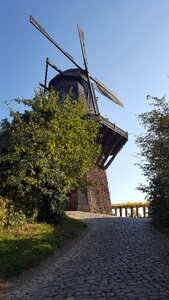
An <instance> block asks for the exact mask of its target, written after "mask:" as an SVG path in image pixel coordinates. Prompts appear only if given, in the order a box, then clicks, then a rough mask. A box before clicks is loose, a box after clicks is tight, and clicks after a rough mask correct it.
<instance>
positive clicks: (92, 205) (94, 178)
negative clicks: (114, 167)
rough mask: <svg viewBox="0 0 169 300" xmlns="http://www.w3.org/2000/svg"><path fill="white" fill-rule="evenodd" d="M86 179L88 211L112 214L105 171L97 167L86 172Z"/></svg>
mask: <svg viewBox="0 0 169 300" xmlns="http://www.w3.org/2000/svg"><path fill="white" fill-rule="evenodd" d="M88 180H89V182H90V185H89V186H88V187H87V198H88V206H89V211H90V212H97V213H101V214H112V209H111V203H110V194H109V188H108V181H107V175H106V172H105V171H104V170H102V169H99V168H97V169H95V170H93V171H91V172H90V174H88Z"/></svg>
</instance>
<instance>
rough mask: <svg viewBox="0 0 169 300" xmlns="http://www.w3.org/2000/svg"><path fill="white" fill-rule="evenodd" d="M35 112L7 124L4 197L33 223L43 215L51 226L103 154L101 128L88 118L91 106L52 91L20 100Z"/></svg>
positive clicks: (0, 157) (2, 147)
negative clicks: (36, 216) (60, 99)
mask: <svg viewBox="0 0 169 300" xmlns="http://www.w3.org/2000/svg"><path fill="white" fill-rule="evenodd" d="M16 101H17V102H18V103H22V104H24V105H25V106H26V107H28V108H29V110H25V112H24V113H20V112H13V111H11V113H10V114H11V117H12V121H11V122H10V121H8V120H7V119H5V120H3V121H2V122H1V129H0V195H1V196H2V197H5V198H8V199H10V200H11V201H12V204H13V206H14V208H15V210H17V211H20V210H21V211H22V212H23V213H24V214H25V215H26V216H27V217H30V216H32V215H33V213H34V211H36V210H38V212H39V218H40V220H41V221H42V220H44V221H46V222H50V219H51V220H54V219H55V217H56V216H54V215H55V214H60V212H62V211H63V210H64V208H65V198H66V193H67V192H68V191H69V190H70V189H71V188H72V187H74V188H76V187H77V186H79V185H80V184H81V185H82V184H84V182H85V178H86V174H87V173H88V172H89V171H90V170H91V169H92V168H93V167H94V165H95V162H96V160H97V158H98V155H99V153H100V146H99V145H98V143H97V140H98V131H99V127H100V125H99V122H98V121H97V120H96V119H94V118H90V116H89V117H88V118H86V117H85V116H86V114H87V113H88V110H87V105H86V102H85V101H80V100H79V101H76V102H75V101H73V99H72V98H71V95H68V96H67V97H66V98H65V101H64V102H63V103H61V104H60V103H59V102H58V95H57V94H56V93H55V92H54V91H51V92H49V93H47V94H46V95H44V93H43V92H42V91H40V92H39V93H37V92H36V93H35V97H34V99H29V100H25V99H23V100H20V99H17V100H16Z"/></svg>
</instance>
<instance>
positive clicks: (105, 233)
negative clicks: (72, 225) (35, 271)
mask: <svg viewBox="0 0 169 300" xmlns="http://www.w3.org/2000/svg"><path fill="white" fill-rule="evenodd" d="M76 215H77V217H78V218H81V219H85V221H86V222H88V223H90V224H91V225H90V228H91V229H90V230H89V231H88V233H87V234H86V235H85V236H84V237H83V238H82V239H81V240H80V241H79V242H78V243H77V245H75V246H74V247H73V248H72V249H70V251H69V252H68V253H67V254H66V255H64V256H63V257H61V258H60V260H59V261H57V262H56V263H54V264H52V265H49V266H48V268H46V269H45V270H44V271H43V272H41V274H39V275H38V276H37V275H36V276H33V277H32V279H31V280H30V281H29V282H25V284H23V285H22V286H20V288H18V289H17V290H16V289H14V290H12V291H11V294H10V295H8V296H6V297H5V298H4V299H10V300H12V299H14V300H17V299H23V300H30V299H33V300H43V299H48V300H49V299H56V300H57V299H58V300H62V299H66V300H91V299H100V300H106V299H129V300H132V299H139V300H140V299H141V300H143V299H153V300H156V299H160V300H163V299H169V261H168V260H169V240H167V239H165V238H164V236H163V235H161V234H160V233H158V232H156V230H155V229H153V228H152V227H151V224H150V222H149V221H148V220H145V219H132V218H126V219H125V218H113V217H110V216H103V215H97V214H90V213H80V212H77V213H76Z"/></svg>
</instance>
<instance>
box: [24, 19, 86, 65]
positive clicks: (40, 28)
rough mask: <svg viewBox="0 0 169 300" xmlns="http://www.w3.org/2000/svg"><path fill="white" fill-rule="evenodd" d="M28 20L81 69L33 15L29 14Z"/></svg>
mask: <svg viewBox="0 0 169 300" xmlns="http://www.w3.org/2000/svg"><path fill="white" fill-rule="evenodd" d="M30 22H31V23H32V24H33V25H34V26H35V27H36V28H37V29H38V30H39V31H40V32H41V33H42V34H43V35H44V36H45V37H46V38H47V39H48V40H49V41H50V42H51V43H52V44H53V45H55V46H56V47H57V48H58V49H59V50H60V51H61V52H62V53H63V54H64V55H65V56H66V57H67V58H69V59H70V60H71V62H72V63H73V64H75V66H76V67H78V68H79V69H81V67H80V66H79V65H78V64H77V63H76V62H75V61H74V59H73V57H72V56H71V55H70V54H69V53H67V52H66V51H65V50H64V49H63V48H62V47H60V46H59V45H58V44H57V43H56V42H55V41H54V39H53V38H52V37H51V36H50V35H49V34H48V33H47V32H46V31H45V30H44V29H43V28H42V26H41V25H40V24H39V23H38V22H37V21H36V20H35V19H34V17H32V16H30Z"/></svg>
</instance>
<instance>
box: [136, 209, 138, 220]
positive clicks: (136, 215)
mask: <svg viewBox="0 0 169 300" xmlns="http://www.w3.org/2000/svg"><path fill="white" fill-rule="evenodd" d="M136 217H137V218H138V207H136Z"/></svg>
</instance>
